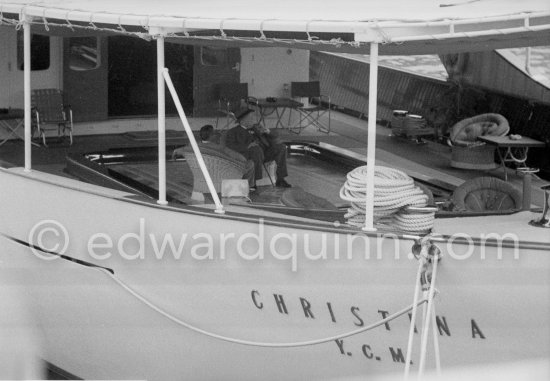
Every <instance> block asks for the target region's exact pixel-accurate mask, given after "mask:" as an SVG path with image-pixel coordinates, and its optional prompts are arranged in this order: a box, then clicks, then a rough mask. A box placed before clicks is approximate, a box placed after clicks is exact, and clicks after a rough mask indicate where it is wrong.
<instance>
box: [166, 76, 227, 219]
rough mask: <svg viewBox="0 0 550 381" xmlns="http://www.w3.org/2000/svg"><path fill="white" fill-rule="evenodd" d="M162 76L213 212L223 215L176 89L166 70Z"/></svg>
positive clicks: (221, 206)
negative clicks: (207, 193) (199, 169)
mask: <svg viewBox="0 0 550 381" xmlns="http://www.w3.org/2000/svg"><path fill="white" fill-rule="evenodd" d="M162 76H163V77H164V81H165V82H166V86H168V90H170V94H171V95H172V99H173V100H174V103H175V105H176V109H177V110H178V114H179V116H180V119H181V122H182V123H183V127H184V128H185V133H186V134H187V137H188V138H189V142H190V143H191V147H192V148H193V152H194V154H195V156H196V157H197V162H198V163H199V167H200V168H201V171H202V174H203V176H204V179H205V180H206V185H207V186H208V190H209V191H210V194H212V198H213V199H214V203H215V204H216V210H215V212H216V213H221V214H223V213H225V210H224V209H223V205H222V203H221V201H220V198H219V196H218V193H217V192H216V188H215V187H214V183H213V182H212V178H211V177H210V173H208V169H206V164H205V163H204V159H203V157H202V154H201V151H200V149H199V146H198V144H197V141H196V140H195V135H193V131H192V130H191V126H189V122H188V121H187V117H186V116H185V112H184V111H183V107H182V106H181V102H180V100H179V98H178V94H177V93H176V89H175V88H174V84H173V83H172V79H171V78H170V74H168V69H167V68H164V70H163V71H162Z"/></svg>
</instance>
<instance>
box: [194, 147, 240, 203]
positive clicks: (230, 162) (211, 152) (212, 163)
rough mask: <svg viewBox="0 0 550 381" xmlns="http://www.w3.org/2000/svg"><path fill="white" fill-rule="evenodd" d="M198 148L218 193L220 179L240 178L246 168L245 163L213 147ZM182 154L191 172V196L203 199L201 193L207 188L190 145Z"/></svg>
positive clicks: (205, 191)
mask: <svg viewBox="0 0 550 381" xmlns="http://www.w3.org/2000/svg"><path fill="white" fill-rule="evenodd" d="M200 150H201V153H202V157H203V159H204V163H205V164H206V168H207V169H208V172H209V173H210V177H211V178H212V182H213V183H214V188H215V189H216V192H218V193H219V192H220V191H221V184H222V180H224V179H242V177H243V175H244V173H245V170H246V168H245V163H242V162H238V161H237V160H234V159H232V158H229V157H227V156H225V155H224V154H223V152H219V151H217V150H215V149H211V148H208V147H204V146H201V148H200ZM183 156H184V157H185V161H186V162H187V164H188V165H189V168H190V169H191V173H192V174H193V193H192V196H191V198H192V199H195V200H199V201H203V200H204V195H203V193H209V189H208V185H207V183H206V180H205V178H204V176H203V174H202V171H201V168H200V166H199V163H198V161H197V158H196V156H195V154H194V152H193V150H192V149H191V148H190V147H189V148H187V147H186V148H185V149H184V152H183Z"/></svg>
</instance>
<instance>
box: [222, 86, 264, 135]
mask: <svg viewBox="0 0 550 381" xmlns="http://www.w3.org/2000/svg"><path fill="white" fill-rule="evenodd" d="M217 86H218V110H217V116H216V129H218V123H219V120H220V117H222V118H223V117H225V124H224V125H223V126H222V127H221V129H225V128H227V127H229V126H230V125H231V124H232V123H233V122H234V121H235V120H236V117H235V113H236V112H238V111H239V110H241V109H242V108H245V107H247V106H248V105H252V104H257V103H258V102H257V100H256V98H254V97H250V96H248V83H220V84H218V85H217Z"/></svg>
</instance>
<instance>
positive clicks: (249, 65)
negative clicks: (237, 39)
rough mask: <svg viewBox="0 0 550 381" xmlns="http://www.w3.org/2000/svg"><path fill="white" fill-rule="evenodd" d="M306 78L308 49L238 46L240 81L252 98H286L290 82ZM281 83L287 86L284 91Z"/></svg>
mask: <svg viewBox="0 0 550 381" xmlns="http://www.w3.org/2000/svg"><path fill="white" fill-rule="evenodd" d="M308 80H309V51H308V50H303V49H287V48H243V49H241V82H242V83H244V82H247V83H248V84H249V85H248V91H249V93H250V95H252V96H254V97H256V98H266V97H288V96H290V83H291V82H293V81H294V82H299V81H308ZM285 84H286V85H287V87H286V91H285Z"/></svg>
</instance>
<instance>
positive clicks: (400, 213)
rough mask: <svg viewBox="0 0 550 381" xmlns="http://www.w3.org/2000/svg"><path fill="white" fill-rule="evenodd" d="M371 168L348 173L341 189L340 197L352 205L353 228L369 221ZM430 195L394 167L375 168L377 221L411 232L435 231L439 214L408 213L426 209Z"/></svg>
mask: <svg viewBox="0 0 550 381" xmlns="http://www.w3.org/2000/svg"><path fill="white" fill-rule="evenodd" d="M366 189H367V167H366V166H362V167H358V168H355V169H354V170H353V171H351V172H349V173H348V174H347V180H346V182H345V183H344V185H343V186H342V188H341V189H340V198H341V199H343V200H346V201H349V202H350V204H351V205H350V207H349V208H348V210H347V213H346V214H345V215H344V217H345V218H346V219H347V223H348V224H349V225H353V226H362V225H363V224H364V222H365V207H366V201H365V200H366ZM427 203H428V196H427V195H426V194H425V193H424V192H423V191H422V190H421V189H420V188H418V187H417V186H416V185H415V184H414V181H413V179H412V178H411V177H409V176H408V175H407V174H405V173H404V172H402V171H399V170H397V169H394V168H389V167H382V166H376V167H375V169H374V218H375V219H376V222H377V223H379V224H387V225H389V226H393V227H395V228H398V229H400V230H403V231H407V232H410V233H425V232H429V231H430V230H431V229H432V228H433V221H434V218H435V212H430V213H426V212H419V211H411V210H407V207H425V206H426V205H427Z"/></svg>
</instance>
